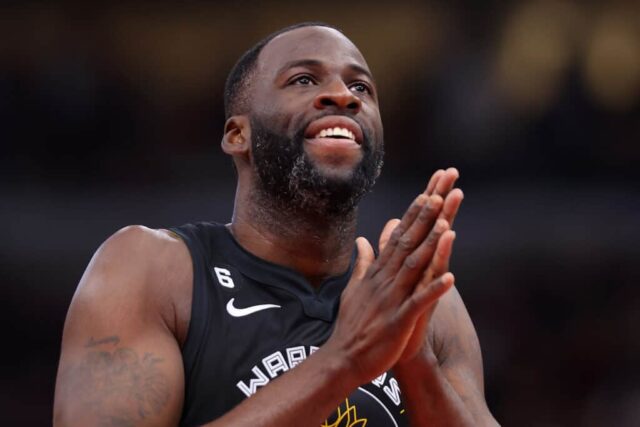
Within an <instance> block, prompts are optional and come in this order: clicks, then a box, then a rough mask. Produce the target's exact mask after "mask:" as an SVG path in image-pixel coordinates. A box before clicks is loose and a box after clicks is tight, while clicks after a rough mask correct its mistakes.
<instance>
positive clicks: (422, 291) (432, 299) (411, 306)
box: [398, 273, 455, 328]
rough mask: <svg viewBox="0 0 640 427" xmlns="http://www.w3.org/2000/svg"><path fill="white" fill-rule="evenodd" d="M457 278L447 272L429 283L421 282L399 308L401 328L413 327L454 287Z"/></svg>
mask: <svg viewBox="0 0 640 427" xmlns="http://www.w3.org/2000/svg"><path fill="white" fill-rule="evenodd" d="M454 282H455V278H454V276H453V274H452V273H445V274H443V275H442V276H440V277H438V278H437V279H435V280H432V281H431V282H429V283H422V282H421V283H420V286H416V289H415V290H414V291H413V294H411V296H410V297H409V298H407V300H406V301H405V302H404V304H402V307H400V309H399V310H398V317H399V319H400V325H399V326H400V328H408V327H413V326H414V325H415V323H416V322H417V320H418V319H419V318H420V317H421V316H422V315H423V314H424V313H426V312H427V311H428V310H429V309H430V308H431V307H432V306H433V305H434V304H435V303H436V302H437V301H438V299H439V298H440V297H441V296H442V295H444V294H445V293H446V292H447V291H448V290H449V289H451V288H452V287H453V284H454Z"/></svg>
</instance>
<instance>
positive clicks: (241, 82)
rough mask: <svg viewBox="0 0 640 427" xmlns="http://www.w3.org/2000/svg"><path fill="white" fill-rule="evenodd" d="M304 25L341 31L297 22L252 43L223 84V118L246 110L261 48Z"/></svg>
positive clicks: (315, 23) (320, 24)
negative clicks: (248, 91) (248, 92)
mask: <svg viewBox="0 0 640 427" xmlns="http://www.w3.org/2000/svg"><path fill="white" fill-rule="evenodd" d="M304 27H327V28H332V29H334V30H336V31H339V32H340V33H342V31H341V30H340V29H339V28H336V27H334V26H333V25H330V24H327V23H325V22H301V23H299V24H294V25H290V26H288V27H285V28H282V29H281V30H278V31H276V32H274V33H271V34H269V35H268V36H266V37H265V38H263V39H262V40H260V41H259V42H258V43H256V44H255V45H253V47H251V48H250V49H249V50H248V51H246V52H245V53H244V54H243V55H242V56H241V57H240V59H238V62H236V64H235V65H234V66H233V68H231V71H230V72H229V75H228V76H227V81H226V83H225V85H224V113H225V118H227V119H228V118H229V117H231V116H233V115H236V114H244V113H246V112H247V111H248V109H249V105H248V100H249V96H248V94H247V89H248V88H249V86H250V84H249V83H250V82H251V78H252V77H253V72H254V71H255V69H256V64H257V62H258V57H259V56H260V52H262V49H263V48H264V47H265V46H266V45H267V44H268V43H269V42H270V41H271V40H273V39H274V38H276V37H277V36H279V35H280V34H284V33H288V32H289V31H293V30H296V29H298V28H304Z"/></svg>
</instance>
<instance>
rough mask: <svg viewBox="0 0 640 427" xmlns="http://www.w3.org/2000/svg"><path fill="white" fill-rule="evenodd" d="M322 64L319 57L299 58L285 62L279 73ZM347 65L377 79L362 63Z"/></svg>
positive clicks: (370, 77) (357, 71)
mask: <svg viewBox="0 0 640 427" xmlns="http://www.w3.org/2000/svg"><path fill="white" fill-rule="evenodd" d="M322 65H323V63H322V61H319V60H317V59H297V60H294V61H289V62H287V63H286V64H284V65H283V66H282V67H281V68H280V69H279V70H278V75H280V74H282V73H283V72H285V71H286V70H289V69H291V68H295V67H320V66H322ZM347 67H348V68H350V69H351V70H352V71H355V72H356V73H359V74H364V75H365V76H367V77H368V78H369V79H370V80H371V81H375V80H374V79H373V76H372V75H371V72H370V71H369V70H367V69H366V68H364V67H362V66H361V65H358V64H349V65H348V66H347Z"/></svg>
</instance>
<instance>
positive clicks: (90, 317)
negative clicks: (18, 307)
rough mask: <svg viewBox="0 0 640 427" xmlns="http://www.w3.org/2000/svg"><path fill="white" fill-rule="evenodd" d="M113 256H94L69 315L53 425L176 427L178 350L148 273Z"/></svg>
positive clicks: (181, 382)
mask: <svg viewBox="0 0 640 427" xmlns="http://www.w3.org/2000/svg"><path fill="white" fill-rule="evenodd" d="M110 255H113V254H100V253H98V254H97V255H96V256H95V257H94V260H92V262H91V264H90V265H89V267H88V268H87V271H86V272H85V275H84V277H83V279H82V281H81V283H80V285H79V287H78V290H77V292H76V295H75V296H74V299H73V301H72V304H71V307H70V309H69V313H68V315H67V320H66V323H65V329H64V335H63V342H62V353H61V358H60V365H59V368H58V377H57V380H56V392H55V405H54V424H55V425H58V426H80V425H100V426H147V425H153V426H165V425H166V426H171V425H173V426H175V425H177V423H178V420H179V417H180V411H181V407H182V398H183V387H184V378H183V370H182V361H181V354H180V349H179V346H178V344H177V341H176V340H175V338H174V336H173V335H172V333H171V332H170V331H169V330H168V328H167V327H166V326H165V325H164V324H163V322H162V319H161V316H160V315H159V314H158V313H156V312H155V311H154V310H153V308H150V303H149V301H148V299H147V298H146V295H145V292H144V286H142V285H141V284H140V283H139V281H141V280H144V278H143V276H144V272H141V271H139V269H136V268H133V269H128V268H126V267H124V266H126V262H125V263H120V265H118V264H119V263H118V262H115V263H114V261H115V260H114V259H113V258H112V257H110ZM116 258H117V256H116ZM151 305H152V304H151Z"/></svg>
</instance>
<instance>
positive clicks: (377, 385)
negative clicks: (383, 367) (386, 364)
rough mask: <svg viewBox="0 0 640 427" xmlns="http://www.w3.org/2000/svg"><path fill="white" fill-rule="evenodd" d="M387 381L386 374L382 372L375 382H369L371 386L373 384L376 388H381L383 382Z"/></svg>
mask: <svg viewBox="0 0 640 427" xmlns="http://www.w3.org/2000/svg"><path fill="white" fill-rule="evenodd" d="M386 379H387V373H386V372H384V373H383V374H382V375H380V376H379V377H378V378H376V379H375V380H373V381H371V384H373V385H374V386H376V387H378V388H379V387H382V386H383V384H384V380H386Z"/></svg>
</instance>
